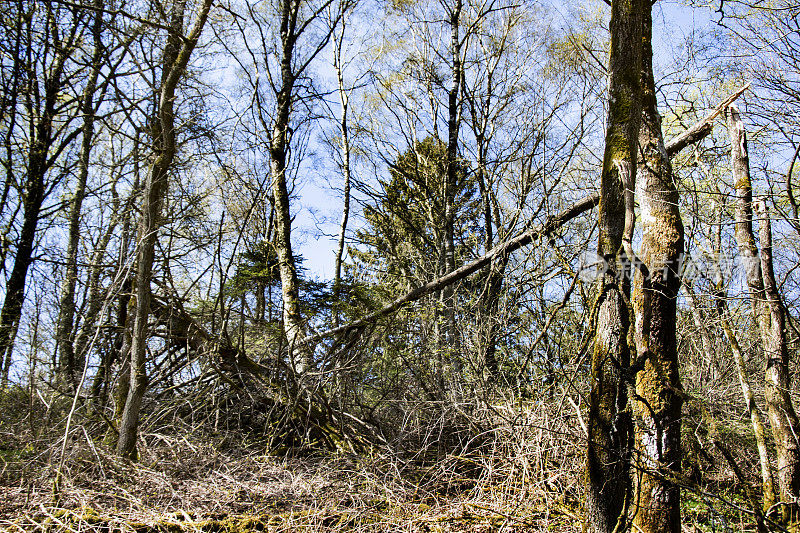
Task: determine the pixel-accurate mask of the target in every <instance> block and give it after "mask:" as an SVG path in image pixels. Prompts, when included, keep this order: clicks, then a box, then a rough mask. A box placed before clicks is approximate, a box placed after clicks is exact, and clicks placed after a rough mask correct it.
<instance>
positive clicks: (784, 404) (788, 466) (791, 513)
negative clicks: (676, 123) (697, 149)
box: [727, 105, 800, 523]
mask: <svg viewBox="0 0 800 533" xmlns="http://www.w3.org/2000/svg"><path fill="white" fill-rule="evenodd" d="M727 120H728V132H729V134H730V138H731V164H732V167H733V178H734V182H735V184H736V209H735V218H736V220H735V222H736V241H737V243H738V246H739V255H740V256H741V258H742V263H743V266H744V269H745V275H746V278H747V286H748V289H749V293H750V304H751V306H752V309H753V316H754V318H755V320H756V322H757V323H758V326H759V331H760V333H761V342H762V344H763V347H764V354H765V358H766V371H765V387H764V399H765V403H766V407H767V416H768V417H769V421H770V426H772V438H773V441H774V443H775V451H776V455H777V459H778V472H777V477H778V488H779V491H780V500H781V502H782V503H783V506H782V508H781V518H782V520H783V521H784V522H786V523H788V522H789V521H795V520H797V498H798V496H799V495H800V446H798V442H797V439H796V438H795V435H798V434H800V422H798V419H797V415H796V413H795V410H794V405H793V404H792V400H791V397H790V395H789V367H788V366H789V352H788V348H787V345H786V330H785V316H784V314H783V307H782V305H781V301H780V294H779V293H778V289H777V286H776V284H775V276H774V274H773V269H772V234H771V230H770V224H769V217H768V215H767V212H766V207H765V206H763V205H759V207H760V209H759V214H760V239H761V246H762V249H761V258H760V259H759V253H758V248H756V244H755V236H754V235H753V226H752V219H753V207H752V204H753V189H752V185H751V180H750V162H749V156H748V153H747V134H746V132H745V129H744V124H743V122H742V120H741V118H740V116H739V110H738V108H737V107H736V106H735V105H731V106H730V107H729V108H728V109H727Z"/></svg>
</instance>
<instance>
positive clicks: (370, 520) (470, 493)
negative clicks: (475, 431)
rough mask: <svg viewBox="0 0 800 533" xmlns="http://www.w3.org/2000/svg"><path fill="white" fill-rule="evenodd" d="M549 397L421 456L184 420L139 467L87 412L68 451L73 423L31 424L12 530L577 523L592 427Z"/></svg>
mask: <svg viewBox="0 0 800 533" xmlns="http://www.w3.org/2000/svg"><path fill="white" fill-rule="evenodd" d="M544 406H545V403H544V402H542V403H538V404H530V405H527V406H522V407H520V405H519V404H516V405H512V404H510V403H504V402H500V403H498V404H496V405H494V406H490V407H484V408H483V411H482V412H480V413H478V412H475V413H473V415H472V416H479V417H483V419H484V422H485V421H487V420H490V419H491V420H492V425H493V427H492V429H491V430H487V431H485V432H484V433H483V434H480V435H475V438H474V439H473V440H474V441H480V442H481V445H480V446H479V447H476V448H474V449H468V448H469V446H466V445H465V447H464V450H463V453H462V452H461V451H459V450H450V451H449V452H447V453H442V452H441V451H440V452H434V451H432V450H435V449H436V442H435V440H432V441H431V442H429V443H428V444H429V445H430V446H429V448H430V449H429V450H427V452H425V453H420V454H419V455H417V456H410V457H409V456H408V455H403V454H400V453H397V452H393V451H391V450H390V449H389V448H388V447H387V448H382V449H374V450H372V452H371V453H367V454H364V455H361V456H356V455H344V454H330V453H317V454H306V455H304V456H298V455H297V454H295V456H276V455H271V454H270V453H268V450H267V449H266V448H265V446H264V445H263V444H259V443H253V442H244V441H240V442H232V437H231V435H230V434H226V435H225V436H221V435H219V434H216V435H214V434H211V433H210V432H208V430H207V428H205V427H192V426H190V425H188V424H184V423H182V422H180V421H179V420H178V421H175V422H174V423H173V424H172V425H171V426H160V427H159V428H158V431H154V430H153V429H152V428H150V429H149V430H148V429H147V428H145V431H144V432H143V434H142V438H141V440H140V461H139V462H138V463H135V464H134V463H130V462H127V461H123V460H120V459H119V458H117V457H116V456H115V455H114V454H113V453H112V451H111V450H109V449H108V448H107V447H105V446H103V445H102V444H100V443H99V442H98V441H99V438H98V437H97V435H98V433H100V431H99V430H98V427H93V426H91V425H82V424H81V423H76V424H74V425H73V426H72V427H71V428H70V430H69V434H68V435H67V439H68V440H67V446H66V447H64V449H65V455H64V457H63V458H62V457H61V453H60V452H61V449H62V443H63V441H62V440H61V439H63V438H64V435H63V434H59V432H58V431H56V430H55V429H54V430H53V431H51V432H50V433H48V434H42V433H40V434H38V436H35V435H34V432H32V431H30V430H26V429H24V428H26V427H29V426H30V424H29V422H30V421H21V422H20V423H19V424H17V425H16V426H15V427H16V433H15V434H14V436H13V442H12V443H10V445H9V446H7V448H9V449H12V448H13V453H11V454H8V453H7V454H6V455H4V456H3V457H4V459H3V463H4V466H3V468H2V472H3V473H2V476H0V491H2V497H0V500H1V501H2V503H0V529H2V530H7V531H16V532H19V531H76V532H77V531H81V532H83V531H87V532H88V531H104V532H109V533H110V532H112V531H120V532H123V531H137V532H145V531H173V532H178V531H230V532H239V531H258V530H264V531H364V532H371V531H375V532H378V531H398V532H400V531H409V532H411V531H442V532H445V531H458V532H467V531H475V532H482V531H546V530H547V531H553V530H558V531H571V530H575V529H577V528H578V527H579V525H578V523H577V522H576V520H575V519H574V516H570V515H574V514H575V513H573V512H572V511H571V509H572V508H573V504H574V502H575V501H576V500H577V494H578V487H577V486H576V485H575V484H576V481H577V479H578V476H577V473H578V471H579V467H580V455H581V454H580V450H581V449H582V446H583V444H582V441H583V436H582V434H581V433H580V431H581V430H580V426H579V424H578V423H577V422H576V419H575V414H574V411H573V410H572V409H569V408H565V409H563V413H562V414H557V415H554V414H553V410H552V408H551V407H550V408H545V407H544ZM471 408H473V409H474V406H472V407H471ZM26 424H28V425H26ZM87 424H88V423H87ZM53 426H54V427H56V428H57V427H61V430H62V431H63V429H64V427H63V424H61V425H60V426H59V424H53ZM9 429H10V427H9V426H8V425H6V426H4V427H2V430H3V431H8V430H9ZM431 434H432V435H435V432H432V433H431ZM93 436H94V437H93ZM434 453H436V454H437V455H436V457H435V458H434V459H433V460H431V456H432V454H434ZM421 456H425V457H426V459H425V460H422V459H420V457H421ZM59 469H60V472H59Z"/></svg>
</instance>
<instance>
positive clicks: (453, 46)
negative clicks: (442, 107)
mask: <svg viewBox="0 0 800 533" xmlns="http://www.w3.org/2000/svg"><path fill="white" fill-rule="evenodd" d="M462 8H463V2H462V0H456V1H455V5H454V6H453V8H452V10H451V11H450V13H449V15H450V19H449V23H450V56H451V61H452V63H453V64H452V72H451V74H452V81H451V84H450V89H449V91H448V94H447V177H446V179H445V184H444V271H442V272H438V275H440V276H441V275H444V274H445V273H447V272H452V271H453V270H455V269H456V255H455V253H456V252H455V219H456V212H455V209H456V206H455V194H456V193H455V191H456V189H457V180H458V172H459V168H458V167H459V165H458V133H459V129H460V126H461V101H460V95H461V83H462V79H463V69H462V66H461V38H460V36H459V26H460V24H461V10H462ZM454 289H455V287H454V286H453V285H448V286H447V287H445V289H444V290H443V291H442V295H441V300H442V306H443V310H444V320H445V324H444V332H443V333H444V336H443V339H442V340H443V341H444V343H443V346H442V351H443V353H442V355H443V356H444V357H445V359H446V360H448V361H453V362H457V360H458V357H460V354H459V352H460V350H459V347H458V345H459V340H458V338H457V334H456V307H455V306H456V304H455V301H454ZM443 370H444V369H443Z"/></svg>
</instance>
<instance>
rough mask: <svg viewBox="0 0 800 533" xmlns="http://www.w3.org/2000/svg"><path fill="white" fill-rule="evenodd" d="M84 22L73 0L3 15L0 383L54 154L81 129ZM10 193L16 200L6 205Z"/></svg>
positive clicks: (54, 179) (59, 174)
mask: <svg viewBox="0 0 800 533" xmlns="http://www.w3.org/2000/svg"><path fill="white" fill-rule="evenodd" d="M88 20H89V17H88V15H87V10H84V9H82V8H80V7H79V6H74V7H67V6H64V5H61V4H54V3H51V2H45V3H40V2H38V1H33V0H31V1H25V2H15V3H14V4H13V8H12V9H9V11H8V12H6V13H4V17H3V24H4V26H5V28H4V29H5V30H6V31H7V32H8V33H7V34H6V38H4V39H2V45H3V46H4V47H9V48H10V49H8V50H4V51H3V53H2V58H3V59H2V61H3V69H2V70H3V73H4V74H3V77H4V82H6V87H4V90H5V92H4V95H3V98H4V102H3V104H4V106H3V109H2V114H1V115H0V121H2V124H3V126H4V129H5V131H6V134H5V143H6V145H5V154H4V156H5V157H4V158H3V159H2V164H3V166H4V167H5V173H6V175H5V183H4V188H3V194H2V198H0V213H2V212H3V211H6V212H7V216H8V220H9V226H8V228H7V229H6V230H4V231H11V226H12V225H13V223H14V221H15V219H16V217H17V214H16V213H17V212H18V211H19V210H21V211H22V223H21V225H20V227H19V230H18V233H17V235H16V239H15V240H16V250H15V255H14V263H13V266H12V268H11V271H10V273H9V275H8V278H7V280H6V287H5V289H6V294H5V299H4V300H3V307H2V311H0V363H1V364H2V368H0V370H1V371H2V377H1V378H0V387H4V386H5V385H6V383H7V382H8V377H9V371H10V368H11V362H12V352H13V349H14V340H15V338H16V335H17V330H18V328H19V322H20V318H21V316H22V308H23V304H24V301H25V286H26V281H27V278H28V270H29V269H30V267H31V265H32V263H33V261H34V255H33V252H34V248H35V243H36V238H37V234H38V232H37V228H38V225H39V220H40V216H41V212H42V207H43V205H44V202H45V200H46V199H47V196H48V194H49V193H50V192H52V190H53V186H54V185H55V184H57V183H58V182H60V180H61V179H62V178H63V176H64V174H65V173H66V172H65V171H64V169H63V167H62V166H61V165H63V161H62V158H61V156H62V154H63V153H64V151H65V150H66V149H67V147H68V146H70V144H71V143H72V142H73V140H74V139H75V138H76V137H77V136H78V135H79V134H80V132H81V128H75V127H74V122H75V121H76V119H77V118H78V116H79V115H80V95H79V94H75V89H77V88H78V87H79V86H80V84H79V82H78V78H79V76H80V75H81V73H82V69H81V61H80V58H79V57H78V56H80V54H81V52H82V49H81V47H80V46H78V43H79V42H81V41H82V40H83V39H84V36H85V33H86V31H87V28H88V26H89V24H87V21H88ZM8 62H11V64H10V65H9V64H8ZM6 73H8V75H7V74H6ZM56 167H58V171H53V170H54V169H55V168H56ZM51 171H52V172H51ZM13 191H16V199H17V201H18V204H19V206H18V207H17V209H8V208H9V205H8V203H9V202H10V200H11V193H12V192H13ZM3 258H4V259H5V252H3Z"/></svg>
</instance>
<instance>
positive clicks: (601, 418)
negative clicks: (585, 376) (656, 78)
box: [586, 0, 645, 533]
mask: <svg viewBox="0 0 800 533" xmlns="http://www.w3.org/2000/svg"><path fill="white" fill-rule="evenodd" d="M644 10H645V4H644V2H643V1H642V0H614V1H613V2H612V6H611V21H610V32H611V53H610V65H609V73H610V76H609V106H608V115H607V120H606V123H607V130H606V143H605V153H604V156H603V170H602V175H601V182H600V206H599V229H600V236H599V245H598V254H599V255H600V256H601V257H603V259H604V260H605V261H606V264H607V267H608V268H607V269H606V271H604V272H603V273H602V275H601V277H600V279H599V282H598V295H597V300H596V302H595V309H596V312H597V332H596V338H595V345H594V351H593V353H592V362H591V396H590V400H589V421H588V432H589V440H588V444H587V451H586V482H587V483H586V512H587V519H588V522H589V525H590V527H591V529H592V530H593V531H595V532H597V533H610V532H612V531H614V530H615V528H617V525H618V524H622V523H624V521H625V520H627V517H626V514H627V507H628V504H629V497H630V477H629V466H628V461H629V455H630V445H631V431H632V428H631V419H630V412H629V409H628V406H627V404H628V394H627V390H626V384H625V382H624V381H625V373H626V372H627V370H628V367H629V363H630V351H629V347H628V334H629V325H630V324H629V314H628V307H627V305H626V303H625V300H626V299H627V294H626V293H627V291H628V290H629V283H628V282H627V281H626V274H625V272H623V271H619V269H618V263H620V259H621V257H620V256H622V257H624V252H622V251H621V247H622V237H623V231H624V228H625V214H626V206H625V187H626V180H625V174H632V176H631V178H633V177H634V176H635V172H636V156H637V154H636V141H637V138H638V134H639V124H640V122H641V102H640V99H641V96H640V92H641V90H640V87H639V84H640V77H641V65H642V46H641V44H642V12H643V11H644ZM621 252H622V253H621Z"/></svg>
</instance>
